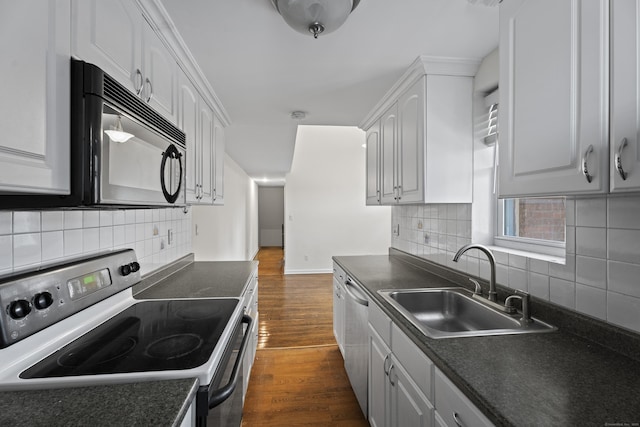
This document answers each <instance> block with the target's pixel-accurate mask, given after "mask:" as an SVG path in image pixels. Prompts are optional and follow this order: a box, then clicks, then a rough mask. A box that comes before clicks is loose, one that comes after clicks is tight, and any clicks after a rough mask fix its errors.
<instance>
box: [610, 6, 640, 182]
mask: <svg viewBox="0 0 640 427" xmlns="http://www.w3.org/2000/svg"><path fill="white" fill-rule="evenodd" d="M638 31H640V2H639V1H638V0H616V1H613V2H611V49H612V51H611V115H610V117H611V138H610V149H611V153H610V161H611V166H610V167H611V181H610V184H611V191H614V192H615V191H631V190H636V191H637V190H640V145H639V144H640V140H639V138H638V135H640V108H639V107H638V102H639V96H640V95H639V92H638V91H639V90H640V67H639V66H638V58H640V37H639V36H638ZM625 142H626V144H625ZM618 159H619V160H618ZM618 164H619V166H618ZM623 176H624V178H623Z"/></svg>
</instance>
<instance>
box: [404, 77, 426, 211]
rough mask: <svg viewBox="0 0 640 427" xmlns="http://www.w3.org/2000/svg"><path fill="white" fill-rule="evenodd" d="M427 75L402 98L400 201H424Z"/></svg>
mask: <svg viewBox="0 0 640 427" xmlns="http://www.w3.org/2000/svg"><path fill="white" fill-rule="evenodd" d="M424 103H425V77H421V78H420V79H419V80H418V81H417V82H415V83H414V84H413V85H412V86H411V87H410V88H409V89H407V91H406V92H405V93H404V94H402V96H401V97H400V98H399V99H398V144H397V145H398V152H397V156H398V160H397V168H398V174H397V176H398V183H397V186H398V203H417V202H422V201H424V176H425V175H424V145H425V138H424V132H425V117H426V116H425V105H424Z"/></svg>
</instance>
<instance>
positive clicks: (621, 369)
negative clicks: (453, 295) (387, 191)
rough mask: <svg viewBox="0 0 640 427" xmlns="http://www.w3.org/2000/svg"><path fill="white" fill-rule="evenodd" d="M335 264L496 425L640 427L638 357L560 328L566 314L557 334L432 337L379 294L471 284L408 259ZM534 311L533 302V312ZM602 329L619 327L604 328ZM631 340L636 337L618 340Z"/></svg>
mask: <svg viewBox="0 0 640 427" xmlns="http://www.w3.org/2000/svg"><path fill="white" fill-rule="evenodd" d="M333 259H334V261H336V262H337V263H338V264H339V265H340V266H341V267H342V268H343V269H344V270H345V271H346V273H347V274H348V275H349V276H351V277H352V278H353V279H355V280H356V281H357V282H358V283H359V284H361V285H362V286H363V287H364V289H365V292H366V293H367V294H368V295H369V296H370V297H372V298H373V299H374V300H375V301H376V303H377V304H378V305H379V306H380V307H381V308H382V309H383V310H384V311H385V312H386V313H387V314H388V315H389V317H391V319H392V320H393V321H394V322H395V323H396V324H397V325H398V326H399V327H400V328H401V329H402V330H403V332H405V333H406V334H407V335H408V336H409V337H410V338H411V339H412V340H413V341H414V342H415V343H416V344H417V345H418V347H419V348H420V349H421V350H422V351H423V352H424V353H425V354H426V355H427V356H428V357H429V358H430V359H431V360H432V361H433V362H434V364H435V365H436V366H437V367H438V368H439V369H440V370H441V371H442V372H444V373H445V374H446V375H447V376H448V377H449V378H450V379H451V381H453V382H454V383H455V384H456V386H458V388H460V390H461V391H462V392H463V393H465V395H466V396H467V397H468V398H469V399H470V400H471V401H472V402H473V403H474V404H475V405H476V406H477V407H478V408H479V409H480V410H481V411H482V412H483V413H484V414H485V415H486V416H487V417H488V418H489V419H490V420H491V421H493V422H494V423H495V424H496V425H514V426H605V425H607V423H608V424H609V425H615V423H621V424H619V425H629V426H632V425H636V426H637V425H640V424H638V423H640V361H638V357H635V358H634V357H629V356H628V355H624V354H622V353H620V352H617V351H614V350H611V349H609V348H607V347H604V346H602V345H600V344H598V343H596V342H593V341H590V340H587V339H585V338H582V337H580V336H578V335H576V334H573V333H570V330H571V329H572V328H571V327H569V326H567V327H563V325H559V324H558V323H557V321H559V320H560V319H561V317H562V316H556V317H555V318H554V319H553V320H554V321H555V322H556V323H554V322H550V323H553V324H555V325H556V326H559V330H558V331H555V332H551V333H543V334H527V335H502V336H489V337H465V338H447V339H431V338H429V337H426V336H425V335H424V334H423V333H422V332H420V331H419V330H418V329H417V328H415V327H414V326H413V325H412V324H411V323H409V322H408V321H407V320H405V319H404V317H402V315H401V314H400V313H399V312H398V311H397V310H395V309H394V308H393V307H392V306H391V305H390V304H388V303H387V302H386V301H385V300H384V299H383V298H382V297H381V296H380V295H379V294H378V293H377V291H378V290H380V289H402V288H421V287H443V286H460V285H463V286H467V285H466V284H464V282H466V279H465V280H464V281H463V283H460V282H456V283H453V282H451V281H449V280H448V279H445V278H444V277H449V278H453V277H451V276H450V275H449V272H451V270H449V272H447V271H446V269H444V268H442V267H439V268H438V267H436V268H435V269H432V268H431V267H432V266H429V265H426V266H425V265H423V264H420V262H416V261H415V260H411V259H410V256H406V255H394V254H390V255H382V256H344V257H343V256H336V257H334V258H333ZM407 260H409V262H407ZM427 264H428V263H427ZM425 268H429V269H430V270H431V271H436V272H437V273H438V274H439V275H438V274H433V273H431V272H429V271H427V270H425ZM457 274H458V273H452V276H455V275H457ZM443 276H444V277H443ZM464 277H466V276H464ZM547 304H548V303H547ZM535 305H536V302H535V301H534V302H532V308H534V307H535ZM538 305H541V303H538ZM539 313H540V310H539V312H538V313H535V312H534V315H536V314H537V317H539V318H540V319H541V320H546V321H550V319H545V318H544V317H542V316H540V315H539ZM579 320H584V319H579ZM600 323H602V322H600ZM567 325H570V322H567ZM603 328H604V329H605V330H606V331H610V330H613V329H615V328H612V327H611V326H608V325H604V324H603ZM602 335H605V334H602ZM608 335H616V334H615V333H609V334H608ZM625 335H629V334H625V333H624V332H623V333H618V334H617V335H616V336H625ZM632 335H633V334H632ZM636 338H637V337H636ZM636 346H637V342H633V343H632V344H631V345H630V346H627V347H628V348H631V349H635V348H636ZM621 347H622V348H625V347H624V345H622V346H621ZM629 354H632V355H633V352H631V351H630V352H629ZM636 356H640V355H637V353H636ZM625 423H626V424H625ZM634 423H635V424H634Z"/></svg>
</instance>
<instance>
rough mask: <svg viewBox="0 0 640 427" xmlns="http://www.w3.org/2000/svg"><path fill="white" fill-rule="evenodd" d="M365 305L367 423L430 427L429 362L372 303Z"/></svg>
mask: <svg viewBox="0 0 640 427" xmlns="http://www.w3.org/2000/svg"><path fill="white" fill-rule="evenodd" d="M369 307H370V311H369V319H370V320H373V323H371V322H370V323H369V423H370V424H371V425H372V426H375V427H382V426H400V427H405V426H416V427H428V426H432V425H433V405H432V404H431V401H430V398H431V395H432V386H431V375H432V374H431V373H432V371H433V364H432V363H431V361H430V360H429V359H428V358H427V357H426V356H425V355H424V354H423V353H422V352H421V351H420V350H419V349H418V348H417V347H416V346H415V345H414V344H413V343H411V342H410V340H409V338H408V337H407V336H406V335H404V334H403V333H402V332H401V331H400V329H398V328H397V327H395V325H392V324H391V320H390V319H389V318H388V317H386V315H385V314H384V313H382V311H380V309H379V308H378V307H376V306H375V304H370V306H369Z"/></svg>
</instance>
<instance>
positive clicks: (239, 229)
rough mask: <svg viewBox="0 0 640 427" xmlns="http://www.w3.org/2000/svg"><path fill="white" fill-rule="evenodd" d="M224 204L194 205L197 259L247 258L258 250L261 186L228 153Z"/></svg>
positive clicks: (250, 257) (230, 259)
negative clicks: (259, 195)
mask: <svg viewBox="0 0 640 427" xmlns="http://www.w3.org/2000/svg"><path fill="white" fill-rule="evenodd" d="M224 186H225V189H224V190H225V194H224V197H225V198H224V206H193V208H192V209H193V212H192V224H193V241H192V248H193V252H194V254H195V259H196V261H244V260H250V259H253V257H254V256H255V254H256V253H257V252H258V249H259V248H258V187H257V185H256V183H255V182H254V181H253V180H252V179H251V178H249V176H248V175H247V174H246V173H245V172H244V170H242V168H241V167H240V166H238V164H237V163H236V162H234V161H233V160H232V159H231V158H230V157H229V156H228V155H227V156H225V163H224Z"/></svg>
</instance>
